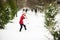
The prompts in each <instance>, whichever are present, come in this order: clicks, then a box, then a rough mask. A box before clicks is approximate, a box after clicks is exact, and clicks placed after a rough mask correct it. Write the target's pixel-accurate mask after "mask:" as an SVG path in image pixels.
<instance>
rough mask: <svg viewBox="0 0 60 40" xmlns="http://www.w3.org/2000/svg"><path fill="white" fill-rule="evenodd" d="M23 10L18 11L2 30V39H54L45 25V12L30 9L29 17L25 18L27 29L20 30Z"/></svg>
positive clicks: (0, 32)
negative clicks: (36, 12)
mask: <svg viewBox="0 0 60 40" xmlns="http://www.w3.org/2000/svg"><path fill="white" fill-rule="evenodd" d="M21 14H22V10H20V11H18V13H17V17H14V19H13V20H11V21H12V22H13V23H8V24H7V25H6V28H5V29H4V30H0V40H53V36H52V35H51V33H50V32H49V31H48V30H47V29H46V28H45V27H44V14H43V13H40V12H38V14H37V15H35V12H31V11H30V10H29V11H28V12H27V14H26V15H27V19H25V20H24V23H25V24H26V27H27V30H24V28H23V29H22V31H21V32H19V29H20V25H19V20H20V16H21Z"/></svg>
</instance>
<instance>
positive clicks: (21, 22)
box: [19, 15, 25, 24]
mask: <svg viewBox="0 0 60 40" xmlns="http://www.w3.org/2000/svg"><path fill="white" fill-rule="evenodd" d="M23 19H25V17H24V16H23V15H22V16H21V17H20V21H19V24H24V23H23Z"/></svg>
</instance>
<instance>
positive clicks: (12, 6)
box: [0, 0, 17, 29]
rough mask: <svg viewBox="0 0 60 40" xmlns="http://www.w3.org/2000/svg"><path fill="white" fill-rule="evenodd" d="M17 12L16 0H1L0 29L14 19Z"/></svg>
mask: <svg viewBox="0 0 60 40" xmlns="http://www.w3.org/2000/svg"><path fill="white" fill-rule="evenodd" d="M16 12H17V6H16V3H15V0H0V29H4V28H5V24H7V23H8V22H9V20H11V19H13V18H14V16H15V14H16Z"/></svg>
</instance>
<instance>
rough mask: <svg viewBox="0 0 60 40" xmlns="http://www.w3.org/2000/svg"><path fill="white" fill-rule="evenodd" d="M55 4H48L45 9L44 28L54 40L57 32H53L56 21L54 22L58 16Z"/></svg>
mask: <svg viewBox="0 0 60 40" xmlns="http://www.w3.org/2000/svg"><path fill="white" fill-rule="evenodd" d="M57 8H58V7H57V4H56V2H53V3H50V4H49V5H48V6H46V9H45V27H46V28H47V29H48V30H49V31H50V32H51V34H52V35H53V37H54V40H56V38H55V37H56V36H58V34H57V32H55V31H54V30H55V25H56V23H57V21H55V16H56V15H57V14H58V9H57Z"/></svg>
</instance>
